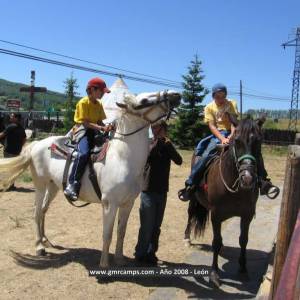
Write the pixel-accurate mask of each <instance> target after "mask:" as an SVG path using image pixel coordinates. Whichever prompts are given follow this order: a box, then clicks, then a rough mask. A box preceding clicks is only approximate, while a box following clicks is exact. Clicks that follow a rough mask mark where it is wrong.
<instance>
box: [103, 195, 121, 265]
mask: <svg viewBox="0 0 300 300" xmlns="http://www.w3.org/2000/svg"><path fill="white" fill-rule="evenodd" d="M102 206H103V249H102V255H101V259H100V267H101V268H107V267H108V265H109V246H110V243H111V237H112V232H113V227H114V222H115V217H116V213H117V209H118V207H117V206H116V205H114V204H111V203H109V202H108V200H102Z"/></svg>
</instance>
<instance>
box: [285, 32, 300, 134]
mask: <svg viewBox="0 0 300 300" xmlns="http://www.w3.org/2000/svg"><path fill="white" fill-rule="evenodd" d="M282 46H283V48H284V49H285V47H288V46H292V47H295V48H296V49H295V66H294V74H293V87H292V98H291V108H290V120H289V130H295V131H296V130H297V122H298V102H299V82H300V27H298V28H297V31H296V36H295V38H294V39H293V40H290V41H288V42H286V43H283V44H282Z"/></svg>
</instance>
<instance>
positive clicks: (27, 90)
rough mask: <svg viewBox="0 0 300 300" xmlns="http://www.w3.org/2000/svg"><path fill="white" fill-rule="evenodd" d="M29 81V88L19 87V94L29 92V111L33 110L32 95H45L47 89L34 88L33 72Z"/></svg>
mask: <svg viewBox="0 0 300 300" xmlns="http://www.w3.org/2000/svg"><path fill="white" fill-rule="evenodd" d="M30 78H31V81H30V87H21V88H20V92H27V93H28V92H29V93H30V94H29V98H30V102H29V110H32V109H33V104H34V94H35V93H46V92H47V89H46V88H45V87H36V86H35V71H31V77H30Z"/></svg>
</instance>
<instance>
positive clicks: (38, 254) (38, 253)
mask: <svg viewBox="0 0 300 300" xmlns="http://www.w3.org/2000/svg"><path fill="white" fill-rule="evenodd" d="M36 255H37V256H46V250H45V249H39V250H37V251H36Z"/></svg>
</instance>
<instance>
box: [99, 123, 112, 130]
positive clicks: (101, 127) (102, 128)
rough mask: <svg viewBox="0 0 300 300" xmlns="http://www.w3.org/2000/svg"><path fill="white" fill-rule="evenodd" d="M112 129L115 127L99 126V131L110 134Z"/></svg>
mask: <svg viewBox="0 0 300 300" xmlns="http://www.w3.org/2000/svg"><path fill="white" fill-rule="evenodd" d="M114 129H115V127H114V126H113V125H112V124H109V125H105V126H100V130H101V131H104V132H110V131H112V130H114Z"/></svg>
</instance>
